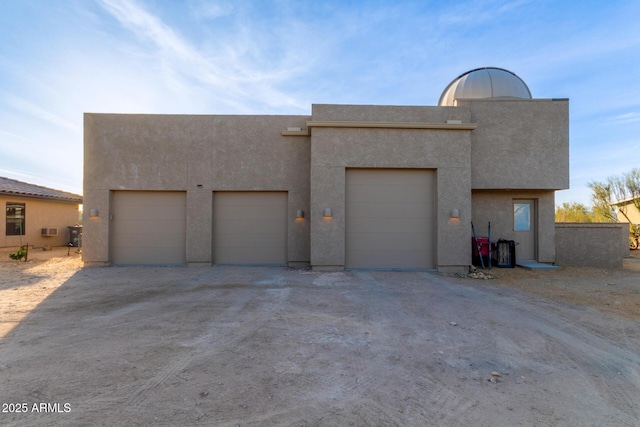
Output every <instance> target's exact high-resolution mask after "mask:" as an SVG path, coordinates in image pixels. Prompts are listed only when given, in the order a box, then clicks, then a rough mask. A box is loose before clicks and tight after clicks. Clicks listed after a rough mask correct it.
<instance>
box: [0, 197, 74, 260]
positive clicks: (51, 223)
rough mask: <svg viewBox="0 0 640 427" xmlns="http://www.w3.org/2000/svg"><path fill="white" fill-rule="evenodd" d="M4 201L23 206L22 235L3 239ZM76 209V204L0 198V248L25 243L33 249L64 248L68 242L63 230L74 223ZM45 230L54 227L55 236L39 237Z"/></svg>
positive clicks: (66, 229)
mask: <svg viewBox="0 0 640 427" xmlns="http://www.w3.org/2000/svg"><path fill="white" fill-rule="evenodd" d="M7 202H16V203H24V204H25V212H26V217H25V226H26V230H25V235H24V236H7V233H6V225H7V219H6V215H7V209H6V206H7ZM78 207H79V205H78V203H70V202H61V201H57V200H44V199H34V198H27V197H14V196H4V195H0V230H1V232H0V247H19V246H20V245H21V244H22V245H24V244H27V243H28V244H29V246H34V247H36V248H41V247H43V246H65V245H66V244H67V243H69V241H70V236H69V229H68V228H67V227H69V226H75V225H77V224H78V220H79V216H78V215H79V211H78ZM45 227H47V228H52V227H57V228H58V236H53V237H42V235H41V229H42V228H45Z"/></svg>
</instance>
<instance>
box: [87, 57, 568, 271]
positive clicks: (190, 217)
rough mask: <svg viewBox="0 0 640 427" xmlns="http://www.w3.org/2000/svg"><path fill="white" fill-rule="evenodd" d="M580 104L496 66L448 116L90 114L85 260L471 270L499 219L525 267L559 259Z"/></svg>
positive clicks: (441, 105)
mask: <svg viewBox="0 0 640 427" xmlns="http://www.w3.org/2000/svg"><path fill="white" fill-rule="evenodd" d="M568 104H569V103H568V100H567V99H533V98H532V97H531V93H530V91H529V88H528V87H527V85H526V84H525V83H524V81H522V79H520V78H519V77H518V76H517V75H515V74H514V73H512V72H510V71H507V70H504V69H500V68H493V67H489V68H480V69H476V70H471V71H469V72H467V73H464V74H462V75H460V76H459V77H457V78H456V79H454V80H453V81H452V82H451V83H450V84H449V85H448V86H447V87H446V88H445V89H444V91H443V93H442V96H441V98H440V101H439V102H438V105H437V106H392V105H330V104H320V105H317V104H316V105H313V106H312V109H311V115H291V116H285V115H279V116H270V115H146V114H130V115H123V114H93V113H86V114H85V117H84V131H85V141H84V145H85V152H84V162H85V163H84V201H85V203H84V206H85V209H84V218H83V223H84V249H83V259H84V261H85V264H87V265H104V264H189V265H198V264H202V265H211V264H275V265H290V266H300V265H305V266H306V265H310V266H311V267H312V268H314V269H317V270H323V269H325V270H340V269H344V268H381V269H394V268H398V269H437V270H440V271H464V270H466V269H467V268H468V266H469V265H470V263H471V241H472V232H471V225H470V224H471V221H473V222H474V224H475V225H476V231H477V233H478V234H481V235H486V232H487V222H488V221H491V233H492V239H495V238H498V237H501V238H505V239H510V240H515V241H517V242H518V243H519V244H518V245H517V257H518V258H520V259H522V258H526V259H534V260H537V261H539V262H544V263H552V262H554V259H555V241H554V238H555V229H554V211H555V209H554V192H555V191H556V190H560V189H566V188H568V187H569V132H568V129H569V117H568V108H569V105H568Z"/></svg>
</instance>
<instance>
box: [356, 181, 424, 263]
mask: <svg viewBox="0 0 640 427" xmlns="http://www.w3.org/2000/svg"><path fill="white" fill-rule="evenodd" d="M434 206H435V171H433V170H426V169H422V170H419V169H347V172H346V224H345V225H346V236H345V237H346V266H347V267H350V268H433V267H434V265H435V262H434V259H435V256H434V246H435V245H434V242H435V232H434V229H435V227H434V226H435V209H434Z"/></svg>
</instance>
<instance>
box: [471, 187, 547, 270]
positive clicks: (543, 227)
mask: <svg viewBox="0 0 640 427" xmlns="http://www.w3.org/2000/svg"><path fill="white" fill-rule="evenodd" d="M472 197H473V203H472V205H473V224H474V226H475V228H476V234H477V235H478V236H484V237H486V236H487V234H488V233H487V231H488V230H487V229H488V223H489V221H491V240H492V241H496V240H498V239H500V238H502V239H506V240H517V239H516V238H515V233H514V231H513V200H514V199H534V200H536V201H537V208H538V212H537V214H538V215H537V224H536V227H537V230H538V235H537V236H536V237H537V260H538V261H539V262H545V263H553V262H555V208H554V199H555V195H554V192H553V191H526V190H520V191H489V190H474V191H473V193H472ZM470 245H471V242H470V241H469V246H470Z"/></svg>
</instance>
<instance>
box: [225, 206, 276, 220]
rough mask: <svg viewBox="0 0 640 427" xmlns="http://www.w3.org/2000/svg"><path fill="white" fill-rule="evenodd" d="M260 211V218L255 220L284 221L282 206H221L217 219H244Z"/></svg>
mask: <svg viewBox="0 0 640 427" xmlns="http://www.w3.org/2000/svg"><path fill="white" fill-rule="evenodd" d="M256 209H259V211H260V216H259V217H258V216H256V217H255V220H260V221H262V220H265V219H271V220H276V221H280V220H281V219H282V212H283V210H282V206H255V205H254V206H221V207H220V208H218V209H216V217H217V218H218V219H230V220H233V219H243V218H245V217H246V216H247V215H250V212H249V211H251V210H253V211H255V210H256Z"/></svg>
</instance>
